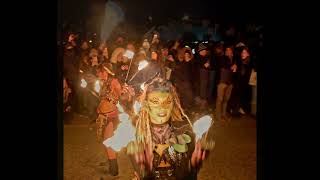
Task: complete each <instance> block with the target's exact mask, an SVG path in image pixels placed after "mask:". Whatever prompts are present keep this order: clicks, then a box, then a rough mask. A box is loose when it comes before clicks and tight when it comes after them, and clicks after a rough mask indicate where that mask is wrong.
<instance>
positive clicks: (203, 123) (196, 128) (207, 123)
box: [192, 115, 213, 141]
mask: <svg viewBox="0 0 320 180" xmlns="http://www.w3.org/2000/svg"><path fill="white" fill-rule="evenodd" d="M212 123H213V121H212V118H211V117H210V116H208V115H206V116H203V117H201V118H200V119H198V120H197V121H196V122H195V123H194V124H193V127H192V129H193V132H194V133H195V134H196V141H197V140H199V139H201V137H202V135H203V134H204V133H206V132H208V130H209V128H210V127H211V125H212Z"/></svg>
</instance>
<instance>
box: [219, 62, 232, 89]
mask: <svg viewBox="0 0 320 180" xmlns="http://www.w3.org/2000/svg"><path fill="white" fill-rule="evenodd" d="M219 61H220V62H219V66H218V67H219V70H218V71H219V74H218V78H219V80H218V82H219V83H225V84H231V83H232V79H233V78H232V76H233V72H232V70H231V66H232V65H233V62H232V59H230V58H229V57H227V56H223V58H221V59H220V60H219Z"/></svg>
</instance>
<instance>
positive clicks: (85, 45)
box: [81, 41, 89, 50]
mask: <svg viewBox="0 0 320 180" xmlns="http://www.w3.org/2000/svg"><path fill="white" fill-rule="evenodd" d="M81 48H82V49H83V50H86V49H88V48H89V45H88V43H87V42H86V41H85V42H83V43H82V45H81Z"/></svg>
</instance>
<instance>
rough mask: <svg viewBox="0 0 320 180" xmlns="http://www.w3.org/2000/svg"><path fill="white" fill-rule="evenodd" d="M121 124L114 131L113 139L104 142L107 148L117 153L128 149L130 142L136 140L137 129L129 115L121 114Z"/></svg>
mask: <svg viewBox="0 0 320 180" xmlns="http://www.w3.org/2000/svg"><path fill="white" fill-rule="evenodd" d="M119 119H120V124H119V125H118V127H117V129H116V130H115V131H114V133H113V134H114V135H113V136H112V137H111V138H108V139H107V140H105V141H103V144H104V145H105V146H106V147H111V148H112V149H113V150H115V151H120V150H121V149H122V148H123V147H126V146H127V145H128V144H129V142H131V141H134V140H135V139H136V136H135V134H136V129H135V127H133V125H132V123H131V121H130V119H129V115H128V114H126V113H121V114H120V115H119Z"/></svg>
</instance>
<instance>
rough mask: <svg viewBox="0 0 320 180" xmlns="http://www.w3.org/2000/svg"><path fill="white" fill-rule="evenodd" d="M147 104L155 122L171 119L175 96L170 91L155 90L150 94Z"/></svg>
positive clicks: (160, 122)
mask: <svg viewBox="0 0 320 180" xmlns="http://www.w3.org/2000/svg"><path fill="white" fill-rule="evenodd" d="M147 104H148V107H149V112H150V119H151V122H152V123H153V124H164V123H166V122H167V121H169V119H170V117H171V112H172V108H173V98H172V95H171V94H170V93H169V92H161V91H154V92H151V93H149V94H148V97H147Z"/></svg>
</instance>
